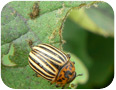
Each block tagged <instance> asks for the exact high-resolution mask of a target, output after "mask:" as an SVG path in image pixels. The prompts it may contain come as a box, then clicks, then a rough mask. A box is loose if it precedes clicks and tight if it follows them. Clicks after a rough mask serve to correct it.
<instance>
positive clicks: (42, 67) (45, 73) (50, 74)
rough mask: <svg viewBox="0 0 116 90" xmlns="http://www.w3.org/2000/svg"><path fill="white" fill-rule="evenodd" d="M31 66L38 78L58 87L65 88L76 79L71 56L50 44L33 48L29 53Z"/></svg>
mask: <svg viewBox="0 0 116 90" xmlns="http://www.w3.org/2000/svg"><path fill="white" fill-rule="evenodd" d="M29 65H30V67H31V68H32V69H33V70H34V71H35V72H36V73H37V76H38V77H39V76H42V77H43V78H45V79H47V80H48V81H51V83H54V82H56V86H61V87H64V86H65V84H67V83H70V82H71V81H73V80H74V79H75V77H76V72H75V66H74V62H71V61H70V55H69V54H65V53H63V52H62V51H61V50H59V49H57V48H55V47H54V46H52V45H49V44H39V45H38V46H34V47H32V51H31V52H30V53H29Z"/></svg>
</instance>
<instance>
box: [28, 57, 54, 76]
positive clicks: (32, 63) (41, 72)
mask: <svg viewBox="0 0 116 90" xmlns="http://www.w3.org/2000/svg"><path fill="white" fill-rule="evenodd" d="M29 58H30V59H31V60H33V61H34V62H35V64H37V65H39V66H40V67H41V68H42V69H43V70H44V71H46V72H47V73H49V74H51V75H54V76H55V74H53V73H51V72H49V71H48V70H47V69H46V68H45V67H44V66H43V65H41V64H40V63H39V62H37V61H35V59H33V58H32V57H31V56H29ZM30 63H31V62H30ZM31 65H33V63H31ZM33 66H34V65H33ZM34 67H35V66H34ZM35 68H36V67H35ZM36 70H38V71H39V72H41V73H43V72H42V71H40V70H39V69H38V68H36ZM44 74H45V73H44ZM45 75H46V74H45ZM47 76H48V75H47ZM48 77H51V76H48ZM51 78H53V77H51Z"/></svg>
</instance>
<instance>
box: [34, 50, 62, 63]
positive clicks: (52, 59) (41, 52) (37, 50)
mask: <svg viewBox="0 0 116 90" xmlns="http://www.w3.org/2000/svg"><path fill="white" fill-rule="evenodd" d="M35 50H37V49H35ZM37 51H38V52H40V53H42V54H43V55H45V56H47V57H48V58H50V59H52V60H54V61H56V62H58V63H61V62H60V61H58V60H57V59H55V58H53V57H51V56H50V55H47V54H46V53H44V52H42V51H40V50H37Z"/></svg>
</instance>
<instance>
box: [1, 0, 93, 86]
mask: <svg viewBox="0 0 116 90" xmlns="http://www.w3.org/2000/svg"><path fill="white" fill-rule="evenodd" d="M34 3H35V2H27V1H23V2H20V1H14V2H10V3H8V4H7V5H5V6H4V8H3V10H2V12H1V26H2V27H1V44H2V47H1V51H2V55H1V56H2V63H3V64H2V71H1V72H2V79H3V82H4V83H5V84H6V85H7V86H9V87H11V88H56V87H55V86H54V85H52V86H50V84H49V83H48V82H47V80H45V79H43V78H37V77H33V74H34V71H32V70H31V68H29V67H28V54H29V52H30V50H31V49H30V47H29V41H32V42H33V45H38V44H40V43H50V44H52V45H54V46H56V47H58V48H61V47H62V43H61V42H62V32H61V31H62V27H63V23H64V21H65V20H66V17H67V15H68V13H69V11H70V10H71V9H72V8H74V7H80V6H81V7H83V5H85V4H86V5H90V4H91V3H92V2H76V1H75V2H72V1H71V2H50V1H49V2H44V1H42V2H36V3H38V4H39V10H40V12H39V13H40V14H39V16H38V17H37V18H35V19H33V20H32V19H31V18H30V17H29V13H31V12H32V10H33V9H32V7H33V5H34ZM11 43H12V45H13V46H12V45H11V46H10V44H11ZM11 51H12V53H11ZM5 55H6V56H5ZM6 58H7V59H6ZM8 62H9V63H8ZM11 62H14V63H15V64H16V66H15V67H7V66H9V65H11V66H13V65H12V64H13V63H11ZM4 65H6V66H4ZM45 84H46V86H45Z"/></svg>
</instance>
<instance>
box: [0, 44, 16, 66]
mask: <svg viewBox="0 0 116 90" xmlns="http://www.w3.org/2000/svg"><path fill="white" fill-rule="evenodd" d="M13 53H14V46H13V44H11V46H10V49H9V52H8V54H6V55H3V57H2V64H3V65H5V66H16V64H15V63H14V62H12V60H10V58H9V56H10V55H13Z"/></svg>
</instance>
